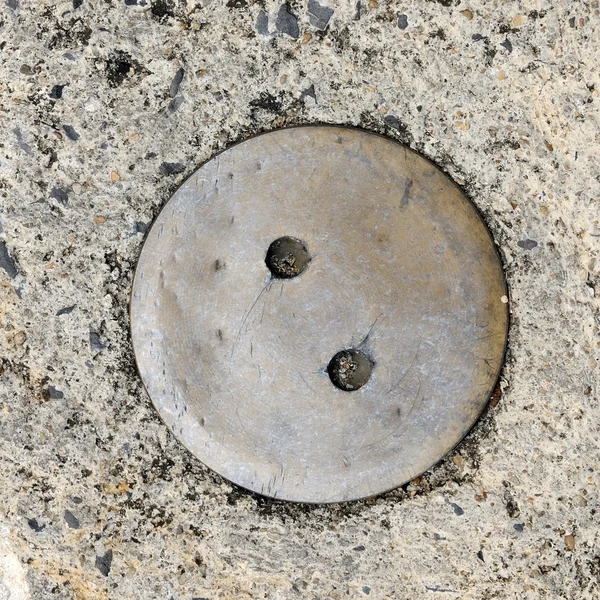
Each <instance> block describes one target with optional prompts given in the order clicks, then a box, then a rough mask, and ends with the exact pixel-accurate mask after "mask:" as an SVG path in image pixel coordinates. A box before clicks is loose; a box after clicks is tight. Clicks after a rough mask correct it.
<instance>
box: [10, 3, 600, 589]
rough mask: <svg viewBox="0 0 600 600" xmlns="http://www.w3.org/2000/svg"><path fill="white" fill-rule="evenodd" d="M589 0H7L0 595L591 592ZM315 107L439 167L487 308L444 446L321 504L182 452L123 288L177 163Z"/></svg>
mask: <svg viewBox="0 0 600 600" xmlns="http://www.w3.org/2000/svg"><path fill="white" fill-rule="evenodd" d="M599 23H600V9H599V5H598V1H597V0H593V1H587V2H583V1H573V2H566V1H561V2H549V1H544V0H540V1H531V0H527V1H519V2H506V3H500V2H487V1H483V0H472V1H471V0H469V1H467V0H439V1H437V2H435V1H429V2H417V1H398V2H385V1H383V0H369V1H367V0H360V1H359V2H354V0H353V1H352V2H348V1H344V0H339V1H337V2H333V1H331V0H309V1H308V2H289V3H287V4H281V2H274V1H271V0H265V1H264V2H254V3H251V2H248V1H246V0H227V1H226V2H225V1H220V2H211V1H210V0H202V1H196V0H188V1H184V0H177V1H176V0H154V1H153V0H124V1H121V0H102V1H100V0H97V1H93V0H73V2H63V1H58V2H57V1H52V0H48V1H44V2H42V1H39V0H5V2H3V5H2V6H1V7H0V49H1V57H2V61H1V64H0V124H1V125H2V136H0V206H1V209H0V328H1V329H0V358H1V363H0V364H1V367H0V496H1V499H2V504H1V506H0V598H2V599H4V598H10V599H11V600H15V599H21V598H23V599H27V598H34V599H36V600H37V599H39V598H44V599H45V598H57V599H72V598H77V599H83V598H85V599H124V598H138V599H141V598H144V599H146V598H147V599H162V598H164V599H165V600H170V599H171V598H172V599H174V600H184V599H186V600H191V599H194V598H195V599H197V600H198V599H200V598H210V599H213V598H232V599H233V598H235V599H243V598H253V599H254V598H269V599H287V598H309V599H313V598H318V599H319V600H323V599H329V598H331V599H334V598H367V597H369V598H376V599H379V598H427V599H429V598H431V599H434V598H443V599H448V600H452V599H457V598H461V599H469V598H473V599H478V600H482V599H497V598H519V599H534V598H535V599H537V598H565V599H567V598H568V599H573V598H575V599H587V598H590V599H591V598H597V597H598V596H599V595H600V543H599V539H598V536H599V533H598V531H599V515H598V512H597V511H598V509H599V486H600V459H599V452H600V434H599V425H598V423H600V409H599V407H598V394H599V390H598V378H599V377H598V372H599V369H598V360H599V358H600V303H599V301H598V293H600V292H599V290H598V286H599V282H600V262H599V261H600V259H599V246H600V224H599V219H600V152H599V148H600V145H599V142H600V118H599V117H600V115H599V109H598V106H599V98H598V88H599V86H600V77H599V69H600V66H599V65H600V40H599V35H598V33H599ZM316 122H326V123H339V124H344V125H355V126H361V127H364V128H366V129H369V130H372V131H377V132H382V133H386V134H388V135H390V136H392V137H394V138H395V139H398V140H400V141H403V142H405V143H407V144H409V145H410V146H411V147H412V148H414V149H416V150H418V151H420V152H422V153H423V154H424V155H425V156H427V157H428V158H430V159H431V160H433V161H435V162H436V163H437V164H439V165H440V166H441V167H442V168H444V169H445V170H446V171H447V172H448V173H449V174H450V175H451V176H452V177H454V178H455V180H456V181H457V182H459V184H461V185H462V186H463V187H464V189H465V191H466V192H467V193H468V195H469V196H470V197H471V198H472V199H473V200H474V202H475V203H476V204H477V206H478V207H479V208H480V210H481V211H482V213H483V214H484V216H485V218H486V220H487V222H488V223H489V226H490V228H491V230H492V232H493V234H494V237H495V240H496V242H497V243H498V244H499V247H500V249H501V253H502V256H503V258H504V261H505V264H506V267H507V278H508V282H509V285H510V290H511V310H512V325H511V339H510V347H509V352H508V357H507V366H506V369H505V372H504V374H503V377H502V380H501V382H500V386H499V388H498V390H497V392H496V394H495V395H494V397H493V400H492V406H491V407H490V409H489V411H488V412H487V414H486V415H484V417H483V418H482V420H481V421H480V422H479V423H478V425H477V426H476V428H475V429H474V431H473V432H472V433H471V434H470V435H469V436H468V438H467V439H466V440H465V442H463V444H462V445H461V446H460V447H459V448H458V449H457V451H455V453H453V454H452V455H451V456H450V457H448V458H447V459H446V460H445V461H444V462H443V463H442V464H441V465H439V466H437V467H436V468H434V469H433V470H432V471H431V472H429V473H427V474H425V475H424V476H423V477H422V478H420V479H418V480H415V481H413V482H412V483H410V484H409V485H407V486H404V488H401V489H398V490H397V491H395V492H392V493H389V494H387V495H385V496H383V497H379V498H375V499H372V500H369V501H364V502H359V503H353V504H348V505H341V506H324V507H319V506H316V507H315V506H312V507H311V506H297V505H288V504H282V503H277V502H272V501H269V500H265V499H262V498H259V497H255V496H252V495H250V494H248V493H246V492H244V491H242V490H239V489H237V488H235V487H232V485H230V484H229V483H227V482H226V481H223V480H222V479H221V478H219V477H218V476H217V475H215V474H213V473H212V472H209V471H208V470H207V469H206V468H204V467H203V466H202V465H201V464H200V463H199V462H198V461H197V460H195V459H194V458H193V457H191V456H190V455H189V454H188V453H187V452H186V450H185V449H184V448H182V447H181V446H180V445H179V444H178V443H177V442H176V441H175V440H174V439H173V437H172V436H171V435H170V434H169V432H168V431H167V430H166V428H165V427H164V426H163V425H162V423H161V422H160V420H159V419H158V417H157V416H156V413H155V411H154V409H153V408H152V405H151V402H150V401H149V399H148V397H147V395H146V393H145V392H144V390H143V389H142V386H141V384H140V381H139V378H138V376H137V374H136V369H135V364H134V360H133V354H132V348H131V344H130V341H129V335H128V313H127V311H128V299H129V291H130V285H131V279H132V273H133V268H134V266H135V263H136V259H137V256H138V254H139V251H140V248H141V244H142V242H143V238H144V234H145V232H146V229H147V227H148V225H149V224H150V223H151V221H152V219H153V217H154V216H155V215H156V214H157V211H158V210H159V209H160V207H161V206H162V205H163V204H164V202H165V201H166V200H167V199H168V198H169V196H170V194H171V193H172V192H173V191H174V190H175V189H176V187H177V186H178V185H179V184H180V183H181V182H182V181H183V180H184V179H185V178H186V177H187V176H188V175H189V174H190V173H192V172H193V171H194V170H195V168H197V167H198V166H199V165H200V164H201V163H202V162H204V161H206V160H207V159H209V158H210V157H211V156H212V155H213V154H214V153H215V152H217V151H219V150H222V149H224V148H226V147H227V146H228V145H230V144H232V143H233V142H235V141H238V140H240V139H243V138H244V137H247V136H249V135H253V134H255V133H258V132H261V131H266V130H270V129H273V128H276V127H282V126H285V125H291V124H299V123H316ZM11 594H12V595H11Z"/></svg>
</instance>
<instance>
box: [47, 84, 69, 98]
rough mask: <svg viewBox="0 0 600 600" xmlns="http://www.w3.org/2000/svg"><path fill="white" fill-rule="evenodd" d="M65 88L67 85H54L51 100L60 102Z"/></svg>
mask: <svg viewBox="0 0 600 600" xmlns="http://www.w3.org/2000/svg"><path fill="white" fill-rule="evenodd" d="M65 87H66V85H53V86H52V89H51V90H50V98H52V99H53V100H60V99H61V98H62V93H63V89H64V88H65Z"/></svg>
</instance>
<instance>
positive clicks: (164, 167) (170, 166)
mask: <svg viewBox="0 0 600 600" xmlns="http://www.w3.org/2000/svg"><path fill="white" fill-rule="evenodd" d="M158 171H159V172H160V174H161V175H176V174H177V173H183V172H184V171H185V165H182V164H181V163H178V162H175V163H171V162H164V163H162V164H161V165H160V167H159V168H158Z"/></svg>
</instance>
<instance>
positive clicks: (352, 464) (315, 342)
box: [131, 126, 508, 502]
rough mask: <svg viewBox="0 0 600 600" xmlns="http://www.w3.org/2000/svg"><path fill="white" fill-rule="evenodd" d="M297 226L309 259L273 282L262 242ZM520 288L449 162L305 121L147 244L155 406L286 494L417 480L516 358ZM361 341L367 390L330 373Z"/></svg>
mask: <svg viewBox="0 0 600 600" xmlns="http://www.w3.org/2000/svg"><path fill="white" fill-rule="evenodd" d="M283 236H290V237H292V238H295V240H298V241H300V242H301V244H300V245H299V247H300V248H302V247H304V248H305V249H306V250H307V251H308V254H309V255H310V260H309V261H308V263H307V264H306V266H305V267H304V266H303V268H304V270H303V271H302V272H301V273H300V274H299V275H297V276H293V275H295V272H291V271H290V273H289V277H288V275H286V276H285V277H287V278H283V276H282V278H277V277H273V275H272V273H271V271H270V270H269V268H268V267H267V265H266V263H265V257H266V254H267V251H268V250H269V248H270V245H271V244H272V243H273V242H274V241H275V240H277V239H278V238H280V237H283ZM294 243H296V242H294ZM271 252H272V250H271ZM280 258H281V257H276V259H277V260H279V259H280ZM284 258H285V256H284ZM305 262H306V261H305ZM288 266H289V265H288ZM506 293H507V292H506V286H505V281H504V276H503V271H502V267H501V264H500V261H499V258H498V254H497V252H496V249H495V247H494V244H493V242H492V239H491V236H490V234H489V232H488V230H487V228H486V226H485V224H484V223H483V221H482V219H481V217H480V215H479V214H478V212H477V210H476V209H475V208H474V207H473V205H472V204H471V203H470V202H469V200H468V199H467V198H466V197H465V196H464V195H463V193H462V192H461V190H460V189H459V188H458V187H457V186H456V185H455V184H454V183H453V182H452V181H451V180H450V179H449V178H448V177H447V176H446V175H444V173H442V172H441V171H440V170H439V169H438V168H437V167H435V166H434V165H433V164H431V163H430V162H428V161H427V160H425V159H424V158H422V157H420V156H419V155H418V154H416V153H415V152H412V151H411V150H410V149H409V148H406V147H404V146H402V145H399V144H397V143H396V142H393V141H391V140H389V139H386V138H384V137H381V136H378V135H374V134H370V133H366V132H364V131H359V130H354V129H345V128H339V127H320V126H319V127H300V128H292V129H283V130H279V131H275V132H273V133H268V134H265V135H261V136H258V137H255V138H252V139H249V140H247V141H245V142H243V143H240V144H238V145H236V146H234V147H232V148H230V149H229V150H227V151H225V152H223V153H222V154H219V155H218V156H216V157H215V158H213V159H212V160H210V161H209V162H207V163H206V164H204V165H203V166H202V167H201V168H200V169H198V170H197V171H196V172H195V173H194V174H193V175H192V176H191V177H190V178H189V179H188V180H187V181H186V182H185V183H184V184H183V185H182V186H181V187H180V188H179V190H178V191H177V192H176V193H175V194H174V196H173V197H172V198H171V200H169V202H168V203H167V204H166V206H165V207H164V209H163V210H162V212H161V213H160V215H159V216H158V218H157V219H156V221H155V223H154V225H153V226H152V228H151V230H150V232H149V233H148V237H147V239H146V241H145V243H144V247H143V250H142V253H141V257H140V260H139V264H138V267H137V271H136V275H135V281H134V285H133V294H132V301H131V328H132V336H133V343H134V348H135V354H136V359H137V363H138V367H139V370H140V373H141V375H142V379H143V381H144V384H145V386H146V388H147V390H148V392H149V394H150V397H151V398H152V401H153V402H154V405H155V406H156V409H157V410H158V412H159V413H160V416H161V417H162V419H163V420H164V422H165V423H166V424H167V425H168V426H169V427H170V428H171V429H172V431H173V432H174V434H175V435H176V436H177V438H179V439H180V440H181V441H182V442H183V444H185V446H186V447H187V448H188V449H189V450H190V451H191V452H192V453H193V454H194V455H195V456H197V457H198V458H199V459H200V460H201V461H202V462H204V463H205V464H206V465H208V466H209V467H210V468H212V469H214V470H215V471H217V472H218V473H220V474H221V475H223V476H224V477H226V478H227V479H229V480H231V481H232V482H234V483H236V484H239V485H241V486H243V487H245V488H248V489H250V490H253V491H255V492H258V493H260V494H264V495H267V496H271V497H273V498H281V499H286V500H294V501H302V502H336V501H344V500H352V499H358V498H363V497H366V496H372V495H374V494H378V493H381V492H383V491H386V490H389V489H391V488H394V487H396V486H398V485H401V484H403V483H405V482H406V481H408V480H410V479H412V478H414V477H415V476H417V475H419V474H420V473H422V472H423V471H425V470H426V469H428V468H429V467H430V466H432V465H433V464H434V463H436V462H437V461H439V460H440V459H441V458H442V457H443V456H444V455H445V454H446V453H447V452H448V451H450V450H451V449H452V448H453V447H454V446H455V445H456V444H457V443H458V442H459V441H460V440H461V438H462V437H463V436H464V435H465V434H466V433H467V431H468V430H469V428H470V427H471V426H472V425H473V424H474V423H475V421H476V419H477V418H478V416H479V414H480V413H481V411H482V410H483V408H484V407H485V405H486V403H487V400H488V397H489V395H490V393H491V391H492V389H493V387H494V385H495V382H496V380H497V377H498V374H499V371H500V368H501V365H502V361H503V356H504V348H505V344H506V337H507V323H508V311H507V304H506V302H507V299H506ZM345 349H346V350H352V349H354V350H359V351H360V352H361V353H363V354H364V355H366V356H367V357H368V359H369V360H370V361H371V366H372V370H371V373H370V377H369V378H368V381H367V382H366V383H365V384H364V385H363V384H362V383H364V381H363V382H361V386H362V387H360V388H359V389H355V390H354V391H346V390H344V389H340V388H339V387H336V386H335V385H334V384H333V383H332V381H333V380H332V378H330V376H329V373H328V370H327V369H328V365H329V364H330V361H331V360H332V358H333V357H334V356H336V354H337V353H339V352H340V351H342V350H345ZM340 356H341V357H342V363H340V364H341V366H340V364H338V370H339V369H342V368H345V367H346V366H347V365H346V363H344V362H343V361H344V360H347V358H348V357H349V356H350V357H351V356H353V355H352V354H351V353H349V352H348V353H345V354H344V353H342V355H340ZM367 366H368V365H367ZM342 375H343V373H342Z"/></svg>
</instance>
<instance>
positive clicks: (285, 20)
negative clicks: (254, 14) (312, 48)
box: [275, 4, 300, 40]
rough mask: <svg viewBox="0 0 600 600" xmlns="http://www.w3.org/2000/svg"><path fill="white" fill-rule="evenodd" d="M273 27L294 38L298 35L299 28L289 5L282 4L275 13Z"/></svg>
mask: <svg viewBox="0 0 600 600" xmlns="http://www.w3.org/2000/svg"><path fill="white" fill-rule="evenodd" d="M275 28H276V29H277V31H278V32H279V33H283V34H285V35H289V36H290V37H292V38H294V39H295V40H297V39H298V37H299V36H300V29H299V28H298V19H297V18H296V17H295V16H294V15H293V14H292V12H291V11H290V7H289V6H288V5H287V4H282V5H281V8H280V9H279V12H278V13H277V20H276V21H275Z"/></svg>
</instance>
